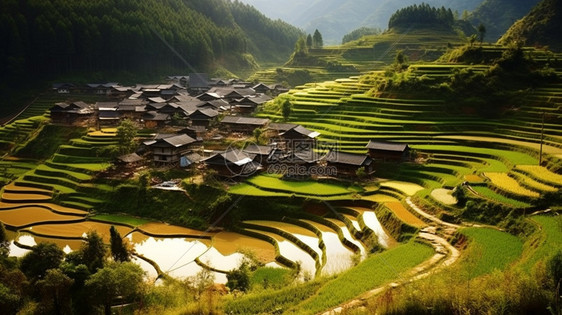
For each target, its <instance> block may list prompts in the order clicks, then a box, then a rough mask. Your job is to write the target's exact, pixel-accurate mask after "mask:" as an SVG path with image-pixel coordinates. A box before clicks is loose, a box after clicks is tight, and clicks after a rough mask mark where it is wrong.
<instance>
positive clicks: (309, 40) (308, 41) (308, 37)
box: [306, 34, 312, 49]
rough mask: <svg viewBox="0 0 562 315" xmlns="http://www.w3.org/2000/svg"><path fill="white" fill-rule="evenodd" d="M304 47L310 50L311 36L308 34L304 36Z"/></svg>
mask: <svg viewBox="0 0 562 315" xmlns="http://www.w3.org/2000/svg"><path fill="white" fill-rule="evenodd" d="M306 47H308V48H309V49H310V48H312V35H310V34H308V36H306Z"/></svg>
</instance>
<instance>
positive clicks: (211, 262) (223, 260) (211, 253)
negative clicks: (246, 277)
mask: <svg viewBox="0 0 562 315" xmlns="http://www.w3.org/2000/svg"><path fill="white" fill-rule="evenodd" d="M243 259H244V254H241V253H234V254H231V255H228V256H224V255H223V254H221V253H220V252H219V251H218V250H217V249H216V248H213V247H211V248H209V250H208V251H206V252H205V253H204V254H203V255H201V257H199V260H200V261H201V262H202V263H203V264H205V265H207V266H209V267H212V268H215V269H218V270H221V271H224V272H228V271H230V270H232V269H236V268H238V267H240V264H241V263H242V260H243Z"/></svg>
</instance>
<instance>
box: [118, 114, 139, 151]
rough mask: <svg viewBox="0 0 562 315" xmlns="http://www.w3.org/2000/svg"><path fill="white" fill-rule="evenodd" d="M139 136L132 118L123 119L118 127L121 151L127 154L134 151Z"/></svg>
mask: <svg viewBox="0 0 562 315" xmlns="http://www.w3.org/2000/svg"><path fill="white" fill-rule="evenodd" d="M136 136H137V128H136V126H135V124H134V123H133V122H132V121H131V120H130V119H125V120H123V121H121V123H120V124H119V126H118V127H117V139H119V151H120V153H121V154H127V153H131V152H132V151H134V149H135V146H136V142H135V137H136Z"/></svg>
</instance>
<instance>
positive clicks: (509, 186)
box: [484, 172, 539, 198]
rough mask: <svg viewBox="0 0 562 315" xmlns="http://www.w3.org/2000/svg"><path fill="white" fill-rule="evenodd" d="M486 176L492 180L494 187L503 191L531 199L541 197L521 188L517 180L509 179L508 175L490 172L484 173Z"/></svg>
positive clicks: (534, 192)
mask: <svg viewBox="0 0 562 315" xmlns="http://www.w3.org/2000/svg"><path fill="white" fill-rule="evenodd" d="M484 175H485V176H486V177H488V178H489V179H490V181H491V182H492V184H493V185H494V186H496V187H498V188H499V189H501V190H503V191H507V192H509V193H512V194H516V195H521V196H526V197H531V198H537V197H539V193H538V192H536V191H532V190H529V189H527V188H525V187H523V186H521V185H520V184H519V183H518V182H517V181H516V180H515V179H513V178H511V177H509V176H508V175H507V174H506V173H493V172H489V173H484Z"/></svg>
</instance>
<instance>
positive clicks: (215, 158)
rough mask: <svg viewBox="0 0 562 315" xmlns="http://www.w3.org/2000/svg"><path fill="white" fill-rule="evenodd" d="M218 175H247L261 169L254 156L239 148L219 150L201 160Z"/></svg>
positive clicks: (230, 176)
mask: <svg viewBox="0 0 562 315" xmlns="http://www.w3.org/2000/svg"><path fill="white" fill-rule="evenodd" d="M202 162H203V163H205V164H206V165H207V167H209V168H212V169H214V170H215V171H216V172H217V174H218V175H220V176H223V177H228V178H235V177H247V176H250V175H252V174H254V173H255V172H257V171H259V170H260V169H261V165H260V164H259V163H257V162H255V161H254V156H253V155H250V154H247V153H245V152H243V151H240V150H228V151H224V152H219V153H216V154H214V155H212V156H211V157H209V158H206V159H204V160H203V161H202Z"/></svg>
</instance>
